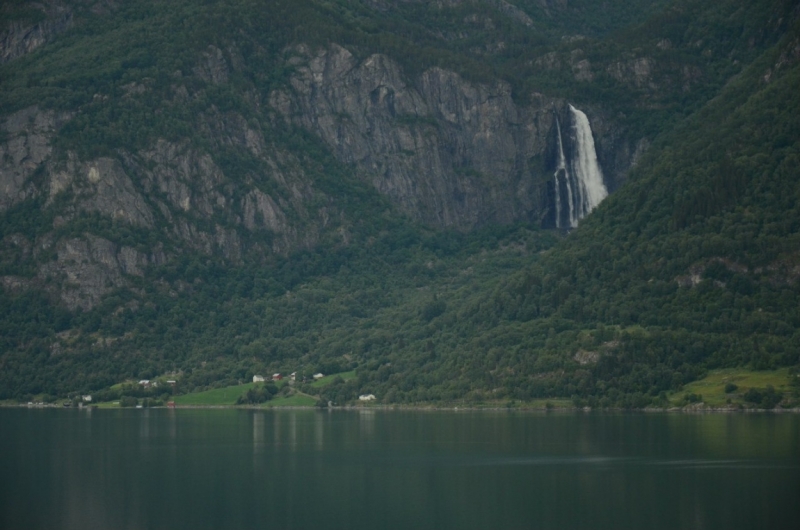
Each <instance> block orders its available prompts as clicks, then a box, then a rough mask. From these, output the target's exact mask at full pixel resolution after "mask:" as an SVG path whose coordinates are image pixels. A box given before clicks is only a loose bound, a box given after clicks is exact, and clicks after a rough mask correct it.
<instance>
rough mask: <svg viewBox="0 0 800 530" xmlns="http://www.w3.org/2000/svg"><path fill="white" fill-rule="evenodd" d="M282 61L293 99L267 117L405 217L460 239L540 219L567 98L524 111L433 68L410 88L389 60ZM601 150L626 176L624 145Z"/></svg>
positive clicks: (337, 56) (277, 101)
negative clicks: (308, 135)
mask: <svg viewBox="0 0 800 530" xmlns="http://www.w3.org/2000/svg"><path fill="white" fill-rule="evenodd" d="M287 62H288V63H289V64H290V65H294V66H295V68H296V71H295V74H294V76H293V77H292V78H291V85H292V89H293V90H291V91H281V90H276V91H274V92H272V93H271V94H270V96H269V103H270V105H271V107H272V108H273V109H274V110H276V111H277V112H278V113H279V114H280V115H281V116H283V117H284V119H286V120H287V121H290V122H292V123H296V124H298V125H301V126H303V127H305V128H306V129H308V130H310V131H312V132H314V133H315V134H317V135H318V136H319V137H321V138H322V139H323V140H324V141H325V143H326V144H327V145H328V146H329V147H330V148H331V150H332V151H333V152H334V153H335V154H336V156H337V157H338V158H339V159H340V160H342V161H343V162H346V163H348V164H353V165H355V166H356V167H357V168H358V170H359V173H360V175H361V176H362V178H363V179H365V180H367V181H368V182H370V183H371V184H372V185H373V186H375V188H376V189H377V190H379V191H380V192H381V193H383V194H385V195H387V196H388V197H389V198H390V199H392V201H393V202H394V203H396V204H398V205H399V206H400V208H401V209H402V210H404V211H405V212H406V213H407V214H408V215H410V216H411V217H413V218H415V219H417V220H420V221H422V222H425V223H428V224H431V225H434V226H440V227H455V228H458V229H462V230H469V229H472V228H475V227H478V226H481V225H484V224H488V223H501V224H505V223H511V222H515V221H522V220H524V221H532V222H543V221H544V220H545V219H546V218H547V209H548V207H549V206H548V205H549V199H548V191H547V182H548V181H549V180H551V178H552V169H553V168H552V167H550V166H552V164H549V163H548V161H547V160H546V158H547V147H548V142H551V143H552V141H553V138H554V136H553V133H554V130H555V120H554V116H555V115H556V113H561V112H564V109H565V108H566V102H565V101H564V100H561V99H557V98H548V97H545V96H540V95H539V96H534V97H533V98H532V103H531V104H530V105H529V106H526V107H521V106H519V105H517V104H516V103H515V102H514V100H513V99H512V97H511V89H510V87H509V86H508V85H507V84H505V83H503V82H497V83H496V84H494V85H493V86H488V85H480V84H475V83H471V82H468V81H466V80H464V79H463V78H461V77H460V76H459V75H457V74H455V73H453V72H450V71H447V70H443V69H440V68H433V69H430V70H428V71H426V72H424V73H423V74H422V75H421V76H420V77H419V78H417V79H414V80H408V79H406V78H405V77H404V75H403V73H402V72H401V70H400V68H399V67H398V65H397V64H396V63H394V62H393V61H391V60H390V59H388V58H387V57H386V56H383V55H372V56H370V57H368V58H366V59H364V60H362V61H359V60H357V59H356V58H355V57H354V56H353V54H351V53H350V52H349V51H348V50H346V49H344V48H342V47H340V46H337V45H332V46H331V47H329V48H328V49H324V50H317V51H312V50H310V49H308V48H307V47H305V46H299V47H297V48H296V49H294V50H292V52H291V53H290V57H289V58H288V59H287ZM586 68H589V66H588V64H587V66H586ZM587 72H589V73H587V74H585V75H587V76H590V75H591V72H590V70H587ZM587 80H588V78H587ZM599 130H600V131H601V132H606V133H609V134H610V133H611V132H612V131H611V128H610V127H608V128H606V129H605V130H603V129H602V128H601V129H599ZM596 140H597V143H598V146H600V147H602V148H605V149H606V150H607V153H606V154H605V156H604V158H605V161H606V162H608V161H611V160H613V161H614V164H615V166H614V171H613V173H614V174H615V175H616V178H621V176H622V175H623V174H624V171H625V170H627V168H628V167H629V166H630V159H628V162H627V164H626V162H625V160H624V158H625V156H624V155H625V154H626V153H628V154H629V153H630V152H631V149H630V147H629V146H627V144H625V141H624V139H621V138H607V139H605V140H604V139H601V138H597V139H596ZM620 142H622V144H625V145H617V144H619V143H620ZM600 156H601V158H602V155H600ZM601 163H603V160H601Z"/></svg>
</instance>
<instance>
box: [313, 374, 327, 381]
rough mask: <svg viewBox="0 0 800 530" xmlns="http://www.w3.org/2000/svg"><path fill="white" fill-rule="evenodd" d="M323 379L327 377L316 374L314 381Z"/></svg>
mask: <svg viewBox="0 0 800 530" xmlns="http://www.w3.org/2000/svg"><path fill="white" fill-rule="evenodd" d="M323 377H325V375H324V374H321V373H319V374H314V379H315V380H317V379H322V378H323Z"/></svg>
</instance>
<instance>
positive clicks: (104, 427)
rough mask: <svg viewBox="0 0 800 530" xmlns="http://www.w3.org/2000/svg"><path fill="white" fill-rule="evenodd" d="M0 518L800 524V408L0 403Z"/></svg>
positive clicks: (456, 525) (19, 524) (323, 525)
mask: <svg viewBox="0 0 800 530" xmlns="http://www.w3.org/2000/svg"><path fill="white" fill-rule="evenodd" d="M0 478H2V480H1V481H0V483H1V484H2V486H0V529H3V530H6V529H40V528H41V529H45V528H46V529H60V528H75V529H82V530H91V529H100V528H102V529H106V528H108V529H112V528H113V529H116V528H119V529H139V528H154V529H161V528H163V529H206V528H214V529H222V528H235V529H238V528H269V529H281V528H301V529H328V528H343V529H345V528H347V529H370V530H374V529H390V528H431V529H433V528H435V529H447V528H453V529H471V528H476V529H477V528H480V529H492V528H502V529H515V528H547V529H549V528H552V529H572V528H575V529H582V528H587V529H588V528H609V529H612V528H613V529H628V528H630V529H648V528H664V529H667V528H669V529H682V528H692V529H695V528H697V529H700V528H721V529H726V530H731V529H739V528H748V529H749V528H770V529H782V528H787V529H788V528H791V529H797V528H800V523H798V521H800V416H798V415H788V414H787V415H770V414H759V415H679V414H675V415H667V414H654V415H647V414H549V415H545V414H541V415H537V414H521V413H477V412H391V411H386V412H356V411H334V412H327V411H250V410H180V409H179V410H94V411H86V410H38V409H33V410H28V409H4V410H0Z"/></svg>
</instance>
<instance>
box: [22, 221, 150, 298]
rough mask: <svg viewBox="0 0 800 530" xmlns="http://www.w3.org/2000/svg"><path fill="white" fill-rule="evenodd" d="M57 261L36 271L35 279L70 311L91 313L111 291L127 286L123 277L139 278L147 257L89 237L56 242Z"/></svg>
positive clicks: (127, 248) (148, 260)
mask: <svg viewBox="0 0 800 530" xmlns="http://www.w3.org/2000/svg"><path fill="white" fill-rule="evenodd" d="M55 253H56V256H57V257H56V260H55V261H50V262H47V263H45V264H43V265H42V266H41V267H40V268H39V273H38V275H37V276H38V278H39V280H41V281H42V282H44V283H45V285H47V286H48V288H49V289H50V290H53V291H55V292H57V293H58V295H59V296H60V297H61V300H62V301H63V302H64V304H65V305H66V306H67V307H68V308H70V309H84V310H86V309H91V308H92V307H93V306H95V305H96V304H97V303H98V302H99V301H100V300H101V299H102V297H103V295H105V294H107V293H108V292H110V291H112V290H113V289H116V288H119V287H123V286H125V285H126V281H125V278H124V276H125V275H135V276H141V275H142V270H143V268H144V267H146V266H147V265H148V264H149V263H150V259H149V258H148V256H146V255H144V254H142V253H140V252H138V251H136V250H134V249H132V248H129V247H121V248H120V247H118V246H117V245H115V244H114V243H112V242H111V241H108V240H107V239H103V238H100V237H96V236H93V235H90V234H87V235H85V236H84V237H80V238H71V239H66V240H61V241H59V242H58V243H57V244H56V246H55Z"/></svg>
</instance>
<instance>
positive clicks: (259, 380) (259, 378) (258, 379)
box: [253, 375, 264, 383]
mask: <svg viewBox="0 0 800 530" xmlns="http://www.w3.org/2000/svg"><path fill="white" fill-rule="evenodd" d="M253 382H254V383H263V382H264V376H263V375H254V376H253Z"/></svg>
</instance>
